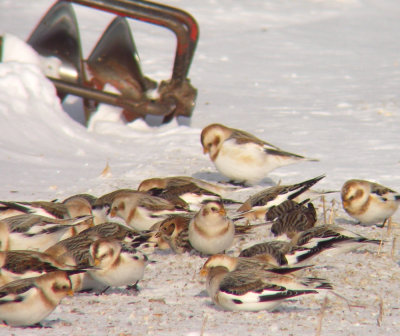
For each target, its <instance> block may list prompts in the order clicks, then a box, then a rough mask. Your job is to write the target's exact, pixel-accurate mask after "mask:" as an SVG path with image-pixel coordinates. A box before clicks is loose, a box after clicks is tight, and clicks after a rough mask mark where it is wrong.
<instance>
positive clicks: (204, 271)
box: [200, 267, 208, 277]
mask: <svg viewBox="0 0 400 336" xmlns="http://www.w3.org/2000/svg"><path fill="white" fill-rule="evenodd" d="M207 275H208V268H204V267H203V268H202V269H201V270H200V276H202V277H206V276H207Z"/></svg>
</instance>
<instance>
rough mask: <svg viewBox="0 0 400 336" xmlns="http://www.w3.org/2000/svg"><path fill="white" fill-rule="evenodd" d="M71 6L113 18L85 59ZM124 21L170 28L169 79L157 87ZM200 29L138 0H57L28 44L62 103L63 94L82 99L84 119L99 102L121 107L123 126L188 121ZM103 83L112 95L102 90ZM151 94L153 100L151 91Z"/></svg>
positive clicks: (179, 14) (176, 13) (173, 11)
mask: <svg viewBox="0 0 400 336" xmlns="http://www.w3.org/2000/svg"><path fill="white" fill-rule="evenodd" d="M72 3H74V4H78V5H83V6H88V7H91V8H93V9H97V10H101V11H105V12H108V13H112V14H116V15H117V16H116V18H115V19H114V20H113V21H112V22H111V23H110V25H109V26H108V28H106V30H105V32H104V33H103V35H102V36H101V38H100V39H99V40H98V42H97V44H96V46H95V47H94V49H93V51H92V52H91V54H90V56H89V57H88V58H86V59H83V57H82V48H81V40H80V34H79V28H78V23H77V19H76V16H75V13H74V10H73V7H72ZM127 18H128V19H134V20H140V21H143V22H147V23H150V24H155V25H158V26H161V27H164V28H167V29H169V30H171V31H172V32H173V33H174V34H175V36H176V40H177V43H176V52H175V59H174V64H173V69H172V74H171V78H170V79H168V80H163V81H161V82H160V83H157V82H156V81H154V80H152V79H150V78H148V77H146V76H144V74H143V73H142V70H141V66H140V62H139V57H138V52H137V49H136V46H135V43H134V39H133V36H132V34H131V29H130V27H129V24H128V21H127ZM198 36H199V29H198V25H197V23H196V21H195V19H194V18H193V17H192V16H191V15H190V14H188V13H186V12H184V11H182V10H180V9H177V8H173V7H169V6H165V5H161V4H157V3H153V2H148V1H141V0H62V1H58V2H56V3H55V4H54V5H53V6H52V7H51V8H50V9H49V10H48V12H47V13H46V14H45V16H44V17H43V18H42V20H41V21H40V22H39V24H38V25H37V27H36V28H35V29H34V31H33V32H32V34H31V35H30V37H29V38H28V40H27V43H28V44H29V45H31V46H32V47H33V49H35V50H36V51H37V52H38V54H39V55H40V56H41V58H42V59H43V60H44V62H45V64H46V66H45V67H44V69H45V70H44V72H45V75H46V76H47V77H48V78H49V79H50V80H51V81H52V82H53V83H54V85H55V87H56V89H57V94H58V96H59V97H60V99H61V100H62V101H63V100H64V99H65V97H66V96H67V95H75V96H79V97H82V98H83V101H84V110H85V119H86V122H87V121H88V120H89V118H90V116H91V114H92V113H93V111H94V110H95V109H96V108H97V105H98V104H99V103H106V104H110V105H115V106H119V107H122V108H123V116H124V117H125V120H126V121H127V122H129V121H132V120H135V119H137V118H145V117H146V116H147V115H157V116H161V118H162V122H163V123H167V122H169V121H170V120H171V119H173V118H174V117H178V116H186V117H190V116H191V114H192V111H193V109H194V105H195V100H196V95H197V90H196V89H195V88H194V87H193V86H192V85H191V84H190V80H189V79H188V78H187V76H188V72H189V68H190V65H191V62H192V59H193V55H194V51H195V48H196V44H197V41H198ZM106 84H109V85H112V86H113V87H114V88H115V89H117V91H118V92H119V93H118V94H116V93H110V92H106V91H104V87H105V86H106ZM154 91H156V95H155V98H154V97H153V95H151V94H150V93H152V92H154Z"/></svg>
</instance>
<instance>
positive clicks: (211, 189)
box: [138, 176, 240, 211]
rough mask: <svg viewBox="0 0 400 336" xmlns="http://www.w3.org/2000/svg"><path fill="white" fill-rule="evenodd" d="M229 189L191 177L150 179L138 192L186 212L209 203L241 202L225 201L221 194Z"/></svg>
mask: <svg viewBox="0 0 400 336" xmlns="http://www.w3.org/2000/svg"><path fill="white" fill-rule="evenodd" d="M226 189H228V187H224V186H218V185H216V184H212V183H209V182H206V181H203V180H199V179H195V178H193V177H189V176H171V177H165V178H150V179H147V180H144V181H142V182H141V183H140V185H139V187H138V190H139V191H144V192H146V193H148V194H150V195H153V196H158V197H162V198H165V199H166V200H168V201H170V202H172V203H174V204H176V205H178V206H181V207H182V208H184V209H186V210H192V211H198V210H199V209H200V207H201V205H202V204H203V203H204V202H207V201H221V200H222V201H223V202H224V203H225V204H238V203H240V202H238V201H234V200H231V199H224V198H222V196H221V192H223V191H225V190H226Z"/></svg>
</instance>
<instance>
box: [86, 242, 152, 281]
mask: <svg viewBox="0 0 400 336" xmlns="http://www.w3.org/2000/svg"><path fill="white" fill-rule="evenodd" d="M110 247H111V248H110ZM89 256H90V258H89V259H90V263H91V264H92V265H93V266H95V267H96V269H93V270H89V271H88V273H89V274H90V276H91V277H92V278H93V279H94V280H97V281H99V282H100V283H103V284H104V285H105V286H106V287H120V286H131V285H136V284H137V282H139V281H140V280H141V279H142V278H143V275H144V270H145V267H146V265H147V264H148V258H147V256H146V255H145V254H144V253H142V252H141V251H139V250H137V249H135V248H132V247H131V246H130V245H129V244H127V243H123V242H120V241H110V240H104V239H100V240H97V241H96V242H94V243H93V244H91V246H90V248H89Z"/></svg>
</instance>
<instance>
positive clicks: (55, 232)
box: [0, 214, 92, 251]
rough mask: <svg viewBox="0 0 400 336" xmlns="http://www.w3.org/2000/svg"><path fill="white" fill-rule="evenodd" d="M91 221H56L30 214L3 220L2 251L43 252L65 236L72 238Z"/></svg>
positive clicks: (83, 218) (84, 217)
mask: <svg viewBox="0 0 400 336" xmlns="http://www.w3.org/2000/svg"><path fill="white" fill-rule="evenodd" d="M91 219H92V217H91V216H83V217H79V218H73V219H57V218H48V217H44V216H39V215H32V214H23V215H17V216H12V217H8V218H3V219H2V220H1V221H0V222H1V223H2V224H1V225H0V230H1V231H4V235H3V237H2V238H1V241H2V242H6V243H4V244H3V243H2V249H3V250H36V251H44V250H46V249H48V248H49V247H50V246H52V245H54V244H55V243H57V242H58V241H59V240H60V239H61V238H62V237H65V235H67V236H72V235H75V234H76V232H78V231H81V230H83V229H86V228H88V227H90V226H91V225H92V221H91Z"/></svg>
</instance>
